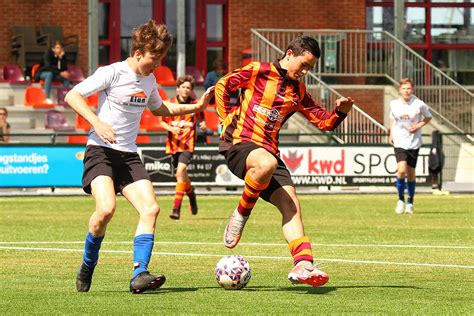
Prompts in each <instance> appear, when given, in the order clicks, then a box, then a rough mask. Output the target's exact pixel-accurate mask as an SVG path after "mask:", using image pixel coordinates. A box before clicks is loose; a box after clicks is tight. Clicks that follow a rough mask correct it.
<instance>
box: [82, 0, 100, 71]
mask: <svg viewBox="0 0 474 316" xmlns="http://www.w3.org/2000/svg"><path fill="white" fill-rule="evenodd" d="M88 6H89V8H88V16H89V21H88V22H89V35H88V41H89V51H88V52H89V54H88V55H89V59H88V64H87V67H88V69H87V73H88V74H89V75H91V74H92V73H94V71H95V70H96V69H97V67H98V65H99V5H98V2H97V0H89V3H88ZM76 58H79V56H77V57H76Z"/></svg>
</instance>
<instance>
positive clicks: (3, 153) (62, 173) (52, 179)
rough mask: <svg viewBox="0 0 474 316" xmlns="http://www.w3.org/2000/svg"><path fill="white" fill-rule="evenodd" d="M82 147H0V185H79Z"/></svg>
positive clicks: (82, 155) (83, 148) (82, 154)
mask: <svg viewBox="0 0 474 316" xmlns="http://www.w3.org/2000/svg"><path fill="white" fill-rule="evenodd" d="M84 150H85V147H83V146H77V147H76V146H75V147H70V146H63V147H62V146H54V147H41V146H37V147H35V146H0V187H45V186H64V187H76V186H81V179H82V159H83V157H84Z"/></svg>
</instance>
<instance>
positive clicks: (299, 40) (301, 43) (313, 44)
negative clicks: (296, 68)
mask: <svg viewBox="0 0 474 316" xmlns="http://www.w3.org/2000/svg"><path fill="white" fill-rule="evenodd" d="M289 49H291V50H292V51H293V54H294V55H295V56H300V55H303V54H304V53H305V52H308V53H311V54H313V55H314V57H316V58H319V57H321V49H320V48H319V44H318V41H317V40H315V39H314V38H312V37H309V36H306V35H300V36H298V37H296V38H295V39H294V40H292V41H291V42H290V43H289V44H288V47H287V48H286V51H285V55H286V52H287V51H288V50H289Z"/></svg>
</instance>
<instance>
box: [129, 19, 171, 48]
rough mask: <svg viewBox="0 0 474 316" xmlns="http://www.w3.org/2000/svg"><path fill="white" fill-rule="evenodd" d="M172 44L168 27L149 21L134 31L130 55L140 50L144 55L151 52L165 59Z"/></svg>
mask: <svg viewBox="0 0 474 316" xmlns="http://www.w3.org/2000/svg"><path fill="white" fill-rule="evenodd" d="M172 44H173V37H172V36H171V34H170V33H168V29H167V28H166V25H164V24H160V25H157V24H156V23H155V21H153V20H149V21H148V22H147V23H145V24H142V25H139V26H138V27H136V28H135V29H134V30H133V37H132V45H131V48H130V55H133V54H134V53H135V51H137V50H139V51H140V52H142V53H143V54H145V53H146V52H149V53H151V54H154V55H157V56H159V57H164V56H165V55H166V53H167V52H168V50H169V49H170V47H171V45H172Z"/></svg>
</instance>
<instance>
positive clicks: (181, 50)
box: [176, 0, 186, 77]
mask: <svg viewBox="0 0 474 316" xmlns="http://www.w3.org/2000/svg"><path fill="white" fill-rule="evenodd" d="M176 21H177V24H178V25H177V33H178V34H177V39H176V43H177V46H178V47H177V52H178V56H177V61H176V74H177V77H180V76H184V74H185V66H186V5H185V0H178V1H177V10H176Z"/></svg>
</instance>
